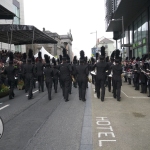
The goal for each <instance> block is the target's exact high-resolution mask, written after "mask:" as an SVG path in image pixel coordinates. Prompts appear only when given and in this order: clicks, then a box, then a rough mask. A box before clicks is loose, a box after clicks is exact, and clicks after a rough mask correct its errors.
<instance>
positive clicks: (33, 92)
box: [26, 90, 39, 96]
mask: <svg viewBox="0 0 150 150" xmlns="http://www.w3.org/2000/svg"><path fill="white" fill-rule="evenodd" d="M38 91H39V90H36V91H34V92H32V93H33V94H34V93H36V92H38ZM26 96H28V95H26Z"/></svg>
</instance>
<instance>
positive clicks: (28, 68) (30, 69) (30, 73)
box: [23, 49, 35, 99]
mask: <svg viewBox="0 0 150 150" xmlns="http://www.w3.org/2000/svg"><path fill="white" fill-rule="evenodd" d="M32 55H33V52H32V50H31V49H30V50H29V58H28V63H27V64H25V65H24V70H23V72H24V75H25V83H26V88H27V90H28V99H32V98H33V93H32V90H33V84H34V74H35V67H34V65H33V64H32V63H31V61H32Z"/></svg>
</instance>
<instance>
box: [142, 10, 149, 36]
mask: <svg viewBox="0 0 150 150" xmlns="http://www.w3.org/2000/svg"><path fill="white" fill-rule="evenodd" d="M147 20H148V19H147V15H146V12H144V13H143V14H142V26H141V27H142V38H145V37H147V36H148V22H147Z"/></svg>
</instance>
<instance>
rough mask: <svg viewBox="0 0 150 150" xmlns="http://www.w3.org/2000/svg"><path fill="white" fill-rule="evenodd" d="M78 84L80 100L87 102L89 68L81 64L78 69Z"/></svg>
mask: <svg viewBox="0 0 150 150" xmlns="http://www.w3.org/2000/svg"><path fill="white" fill-rule="evenodd" d="M76 72H77V82H78V86H79V100H82V101H85V100H86V99H85V94H86V87H87V82H88V74H89V70H88V66H87V65H84V64H83V63H81V62H80V65H79V66H77V67H76Z"/></svg>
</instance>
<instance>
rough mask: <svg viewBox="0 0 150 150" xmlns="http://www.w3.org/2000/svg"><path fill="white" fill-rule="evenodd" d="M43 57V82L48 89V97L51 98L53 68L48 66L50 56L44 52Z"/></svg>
mask: <svg viewBox="0 0 150 150" xmlns="http://www.w3.org/2000/svg"><path fill="white" fill-rule="evenodd" d="M44 57H45V62H46V68H45V69H44V76H45V84H46V88H47V91H48V99H49V100H51V92H52V81H53V79H52V77H53V69H52V68H51V66H50V57H48V55H46V54H45V55H44Z"/></svg>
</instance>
